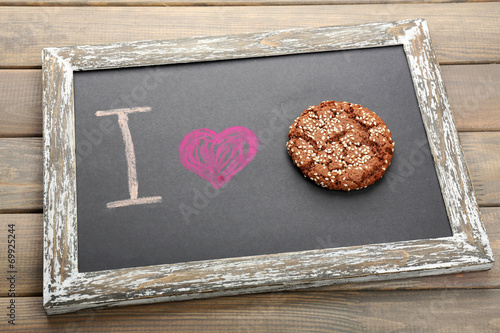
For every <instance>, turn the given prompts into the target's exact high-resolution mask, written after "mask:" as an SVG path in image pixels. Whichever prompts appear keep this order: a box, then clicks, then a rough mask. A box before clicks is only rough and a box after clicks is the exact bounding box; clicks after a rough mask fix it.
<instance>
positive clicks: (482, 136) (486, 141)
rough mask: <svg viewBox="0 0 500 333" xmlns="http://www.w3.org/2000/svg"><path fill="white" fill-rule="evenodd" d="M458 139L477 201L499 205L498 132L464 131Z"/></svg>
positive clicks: (499, 147) (499, 149)
mask: <svg viewBox="0 0 500 333" xmlns="http://www.w3.org/2000/svg"><path fill="white" fill-rule="evenodd" d="M460 139H461V141H462V147H463V149H464V151H465V154H466V160H467V164H468V166H469V170H470V174H471V177H472V179H473V184H474V189H475V191H476V195H477V197H478V200H479V203H480V204H481V205H483V206H500V192H499V189H500V132H484V133H467V132H465V133H462V134H461V135H460ZM474 180H475V181H474Z"/></svg>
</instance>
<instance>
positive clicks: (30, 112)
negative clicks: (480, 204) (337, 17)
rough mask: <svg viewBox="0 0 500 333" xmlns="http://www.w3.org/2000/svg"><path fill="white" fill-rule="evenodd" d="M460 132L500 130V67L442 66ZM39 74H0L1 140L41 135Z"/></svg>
mask: <svg viewBox="0 0 500 333" xmlns="http://www.w3.org/2000/svg"><path fill="white" fill-rule="evenodd" d="M441 70H442V74H443V79H444V82H445V85H446V88H447V91H448V97H449V99H450V104H451V109H452V111H453V114H454V116H455V123H456V126H457V129H458V130H459V131H486V130H487V131H491V130H500V112H497V111H499V110H500V107H499V105H500V65H498V64H488V65H444V66H441ZM41 78H42V74H41V71H40V70H23V69H18V70H0V119H2V122H0V137H1V136H4V137H6V136H41V135H42V97H41V92H42V79H41Z"/></svg>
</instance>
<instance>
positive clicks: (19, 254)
mask: <svg viewBox="0 0 500 333" xmlns="http://www.w3.org/2000/svg"><path fill="white" fill-rule="evenodd" d="M9 225H14V228H13V229H14V232H13V233H12V234H13V235H14V237H15V238H12V237H11V238H7V235H8V234H9V233H8V232H7V230H8V229H9ZM0 228H1V229H0V235H1V237H0V249H2V259H1V260H0V295H1V296H4V297H5V296H8V293H9V290H12V291H11V292H14V293H15V295H16V296H33V295H41V292H42V253H43V239H42V235H43V230H42V229H43V220H42V215H41V214H0ZM8 240H9V241H11V243H10V245H14V246H15V248H14V247H11V249H12V250H14V251H15V253H12V254H13V255H14V256H15V257H14V258H12V259H14V260H15V262H14V263H12V265H13V266H11V263H9V261H7V249H8V245H9V244H8ZM12 276H14V279H11V278H12ZM10 280H12V282H14V284H15V288H13V289H11V281H10Z"/></svg>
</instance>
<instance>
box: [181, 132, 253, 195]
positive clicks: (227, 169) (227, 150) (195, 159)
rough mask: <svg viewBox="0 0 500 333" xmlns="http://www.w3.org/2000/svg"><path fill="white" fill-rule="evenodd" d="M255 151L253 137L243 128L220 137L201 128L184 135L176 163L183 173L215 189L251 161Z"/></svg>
mask: <svg viewBox="0 0 500 333" xmlns="http://www.w3.org/2000/svg"><path fill="white" fill-rule="evenodd" d="M258 147H259V140H258V139H257V136H255V134H253V133H252V131H250V130H249V129H248V128H246V127H242V126H234V127H229V128H227V129H225V130H224V131H222V132H220V133H216V132H214V131H212V130H210V129H207V128H202V129H196V130H194V131H192V132H190V133H188V134H186V136H185V137H184V139H183V140H182V142H181V143H180V145H179V159H180V161H181V163H182V165H183V166H184V167H185V168H186V169H188V170H189V171H192V172H194V173H195V174H197V175H198V176H200V177H201V178H203V179H205V180H208V181H209V182H210V183H211V184H212V185H213V187H214V188H219V187H222V186H223V185H224V184H226V183H227V182H229V180H231V178H232V177H233V176H234V175H235V174H237V173H238V172H240V171H241V170H242V169H243V168H244V167H245V166H246V165H247V164H248V163H249V162H250V161H251V160H252V159H253V158H254V157H255V155H256V154H257V149H258Z"/></svg>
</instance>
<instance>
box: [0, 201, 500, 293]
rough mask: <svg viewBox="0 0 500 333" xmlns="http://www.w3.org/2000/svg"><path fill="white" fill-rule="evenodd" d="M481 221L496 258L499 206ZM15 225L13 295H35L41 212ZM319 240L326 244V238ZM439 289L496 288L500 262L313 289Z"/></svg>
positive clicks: (1, 275) (0, 284)
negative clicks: (479, 268) (485, 267)
mask: <svg viewBox="0 0 500 333" xmlns="http://www.w3.org/2000/svg"><path fill="white" fill-rule="evenodd" d="M481 213H482V215H483V219H484V224H485V227H486V231H487V233H488V237H489V238H490V244H491V247H492V249H493V253H494V255H495V257H496V258H500V208H498V207H482V208H481ZM10 223H15V224H16V239H18V240H19V242H18V245H19V249H18V250H16V253H17V255H18V259H19V266H18V268H17V272H18V274H17V277H18V278H19V279H18V282H17V285H16V295H17V296H35V295H36V296H39V295H41V294H42V237H43V236H42V235H43V233H42V228H43V221H42V215H41V214H17V215H15V214H3V215H0V228H2V229H0V230H1V233H0V235H1V234H2V233H3V234H4V235H7V231H6V230H7V225H8V224H10ZM322 242H323V243H324V244H325V246H326V245H327V242H328V239H323V240H322ZM6 243H7V237H0V248H5V249H6V248H7V244H6ZM2 262H3V264H2V265H3V266H1V267H0V292H1V293H2V296H5V294H6V292H7V291H8V289H9V281H8V280H7V277H8V274H7V270H8V269H7V268H8V267H7V264H8V263H7V261H6V260H4V261H2ZM439 288H457V289H458V288H462V289H463V288H465V289H469V288H500V265H493V268H492V269H491V270H489V271H484V272H470V273H465V274H463V273H460V274H447V275H440V276H432V277H422V278H411V279H401V280H393V281H382V282H368V283H357V284H345V285H335V286H328V287H321V288H315V289H314V290H323V291H326V290H344V291H348V290H351V291H352V290H422V289H439Z"/></svg>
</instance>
